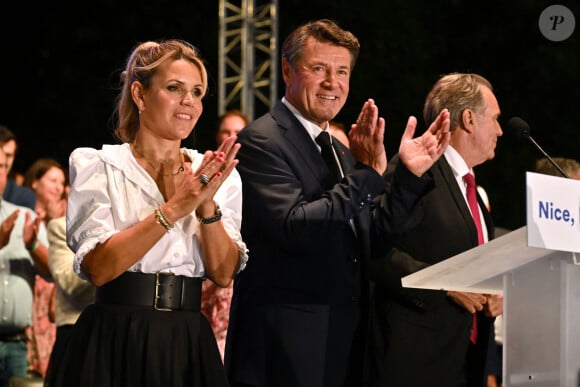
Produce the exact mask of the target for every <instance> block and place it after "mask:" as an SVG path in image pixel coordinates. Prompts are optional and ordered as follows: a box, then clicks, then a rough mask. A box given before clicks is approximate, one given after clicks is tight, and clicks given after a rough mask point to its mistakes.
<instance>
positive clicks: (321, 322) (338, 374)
mask: <svg viewBox="0 0 580 387" xmlns="http://www.w3.org/2000/svg"><path fill="white" fill-rule="evenodd" d="M358 50H359V43H358V40H357V39H356V37H355V36H354V35H353V34H352V33H350V32H348V31H345V30H343V29H341V28H340V27H339V26H337V25H336V24H335V23H333V22H331V21H329V20H319V21H315V22H311V23H307V24H305V25H303V26H300V27H298V28H297V29H296V30H294V31H293V32H292V33H291V34H290V36H289V37H288V38H287V39H286V40H285V42H284V45H283V47H282V71H283V77H284V81H285V83H286V93H285V96H284V98H283V99H282V101H281V102H278V103H277V104H276V105H275V106H274V107H273V108H272V110H271V111H270V112H269V113H268V114H265V115H264V116H262V117H260V118H259V119H257V120H256V121H254V122H253V123H250V125H249V126H247V127H246V128H245V129H244V130H242V131H241V132H240V133H239V134H238V139H239V142H240V143H241V144H242V147H241V149H240V152H239V153H238V158H239V160H240V163H239V165H238V166H237V168H238V170H239V172H240V174H241V177H242V187H243V195H244V202H243V220H242V234H243V236H244V240H245V241H246V243H247V245H248V248H249V250H250V259H249V261H248V265H247V267H246V269H245V270H244V271H243V273H240V274H239V275H238V276H237V277H236V280H235V282H234V296H233V300H232V307H231V313H230V325H229V329H228V338H227V341H226V356H225V364H226V369H227V371H228V377H229V380H230V383H231V384H232V386H268V387H273V386H276V387H283V386H292V387H300V386H308V387H323V386H328V387H341V386H359V385H360V383H361V369H362V365H361V360H362V358H363V356H362V353H363V350H364V340H365V338H366V328H367V321H368V320H367V313H366V312H367V309H368V308H367V306H368V293H369V283H368V277H367V276H368V274H367V270H368V267H367V264H368V259H369V257H370V249H371V243H372V240H373V238H372V235H379V236H381V237H382V236H383V235H384V233H385V232H387V231H393V230H394V229H397V228H398V227H402V226H403V225H404V224H406V222H407V218H408V214H409V211H410V210H411V209H412V207H413V206H414V205H415V203H416V202H417V200H418V198H419V197H420V195H421V194H423V193H424V192H426V191H427V190H428V189H429V188H430V187H431V183H432V181H431V178H430V177H429V176H426V175H424V172H425V171H427V170H428V168H429V167H430V166H431V165H432V163H433V162H434V161H435V160H436V159H437V158H439V157H440V156H441V154H442V152H443V149H444V148H445V146H446V145H447V144H448V141H449V131H448V130H449V116H448V112H447V111H446V110H445V111H443V112H442V113H441V114H439V117H438V119H437V120H435V122H434V123H433V125H432V126H431V127H430V128H429V130H427V131H426V132H425V134H424V135H423V136H421V137H417V138H413V135H414V131H415V126H416V119H415V118H414V117H411V118H410V119H409V123H408V125H407V128H406V130H405V133H404V135H403V138H402V140H401V145H400V153H401V155H402V157H403V160H404V163H403V164H404V165H401V167H400V168H398V169H397V172H396V176H395V179H394V181H393V184H392V194H390V195H387V194H386V188H387V187H386V182H385V181H384V179H382V177H381V175H382V174H383V173H384V171H385V170H386V167H387V159H386V154H385V148H384V144H383V136H384V128H385V122H384V119H383V118H380V117H379V114H378V108H377V106H376V105H375V103H374V101H372V100H368V101H367V102H366V103H365V104H364V106H363V108H362V111H361V113H360V115H359V117H358V120H357V123H356V124H355V125H353V126H352V128H351V130H350V148H351V149H350V150H349V149H348V148H346V147H345V146H343V145H342V144H341V143H339V142H338V141H333V139H332V138H331V137H328V136H327V138H326V143H323V142H321V141H320V139H319V135H321V136H324V135H326V132H327V130H328V126H329V125H328V122H329V121H330V120H331V119H333V118H334V117H335V116H336V114H338V112H339V111H340V109H341V108H342V107H343V105H344V103H345V102H346V99H347V96H348V91H349V80H350V74H351V71H352V69H353V66H354V64H355V61H356V58H357V55H358ZM321 133H322V134H321ZM321 149H322V154H321ZM351 152H352V153H351ZM325 155H328V156H329V158H328V160H327V161H325V158H324V157H325ZM374 198H380V199H377V201H378V205H377V207H376V208H374V207H373V208H371V202H372V199H374Z"/></svg>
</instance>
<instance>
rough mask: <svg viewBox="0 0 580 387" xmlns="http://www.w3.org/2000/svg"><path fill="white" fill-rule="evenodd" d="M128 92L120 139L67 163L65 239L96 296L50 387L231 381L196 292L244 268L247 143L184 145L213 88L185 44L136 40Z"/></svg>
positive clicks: (124, 78)
mask: <svg viewBox="0 0 580 387" xmlns="http://www.w3.org/2000/svg"><path fill="white" fill-rule="evenodd" d="M121 86H122V89H121V94H120V96H119V99H118V105H117V115H118V126H117V128H116V131H115V134H116V135H117V137H118V138H119V139H120V140H121V141H122V144H119V145H104V146H103V147H102V149H100V150H96V149H92V148H78V149H75V150H74V151H73V152H72V154H71V156H70V160H69V167H70V180H71V190H70V195H69V201H68V208H67V242H68V245H69V246H70V247H71V249H72V250H73V251H74V252H75V257H74V269H75V271H76V272H77V274H78V275H80V276H81V277H82V278H86V279H88V280H89V281H91V282H92V283H93V284H94V285H95V286H97V295H96V302H95V304H93V305H90V306H89V307H87V308H86V309H85V310H84V312H83V314H82V315H81V316H80V317H79V319H78V320H77V323H76V324H75V327H74V330H73V332H72V333H71V336H70V339H69V341H68V345H67V347H66V349H65V350H64V351H63V354H62V355H60V356H59V357H58V358H56V359H54V361H53V360H52V359H51V364H50V366H49V370H48V375H47V378H46V385H47V386H59V387H62V386H108V387H109V386H186V385H187V386H226V385H227V382H226V378H225V373H224V371H223V366H222V362H221V359H220V355H219V352H218V347H217V345H216V341H215V337H214V335H213V333H212V330H211V328H210V326H209V324H208V322H207V319H206V318H205V317H203V315H202V314H201V313H200V295H201V283H202V281H203V280H204V279H207V280H211V281H213V282H214V283H215V284H217V285H218V286H223V287H225V286H228V285H229V284H230V282H231V281H232V279H233V278H234V276H235V274H236V273H237V272H238V271H239V270H242V269H243V268H244V266H245V263H246V261H247V250H246V246H245V244H244V242H243V241H242V239H241V235H240V232H239V228H240V225H241V204H242V191H241V180H240V177H239V174H238V172H237V171H236V170H235V166H236V165H237V163H238V161H237V159H236V158H235V157H236V154H237V152H238V149H239V147H240V145H239V144H236V143H235V142H236V137H235V136H233V137H230V138H228V139H227V140H226V141H224V143H223V144H222V145H221V146H220V147H219V149H218V150H217V151H214V152H212V151H208V152H205V153H204V154H201V153H199V152H197V151H195V150H191V149H186V148H181V141H182V140H183V139H185V138H187V137H188V136H189V135H190V133H191V131H192V130H193V128H194V126H195V124H196V122H197V120H198V118H199V117H200V115H201V113H202V110H203V106H202V98H203V97H204V95H205V93H206V90H207V73H206V70H205V67H204V65H203V62H202V60H201V59H200V57H199V54H198V52H197V49H196V48H195V47H193V46H191V45H190V44H189V43H187V42H184V41H179V40H167V41H162V42H145V43H142V44H140V45H138V46H137V47H136V48H135V49H134V50H133V52H132V53H131V55H130V56H129V58H128V61H127V66H126V68H125V71H123V73H122V74H121Z"/></svg>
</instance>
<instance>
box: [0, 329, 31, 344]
mask: <svg viewBox="0 0 580 387" xmlns="http://www.w3.org/2000/svg"><path fill="white" fill-rule="evenodd" d="M0 341H4V342H17V341H26V334H24V331H19V332H1V333H0Z"/></svg>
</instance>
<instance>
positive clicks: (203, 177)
mask: <svg viewBox="0 0 580 387" xmlns="http://www.w3.org/2000/svg"><path fill="white" fill-rule="evenodd" d="M199 180H200V181H201V184H203V185H206V184H207V183H209V181H210V178H209V177H208V176H207V175H206V174H204V173H202V174H201V175H199Z"/></svg>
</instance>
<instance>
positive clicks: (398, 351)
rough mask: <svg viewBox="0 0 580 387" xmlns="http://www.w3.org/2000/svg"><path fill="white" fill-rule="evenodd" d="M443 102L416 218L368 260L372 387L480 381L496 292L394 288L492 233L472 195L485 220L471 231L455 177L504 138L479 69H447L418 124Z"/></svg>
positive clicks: (482, 215)
mask: <svg viewBox="0 0 580 387" xmlns="http://www.w3.org/2000/svg"><path fill="white" fill-rule="evenodd" d="M443 106H444V107H446V108H448V109H449V113H450V115H451V124H450V129H451V140H450V143H449V146H448V147H447V149H446V150H445V153H444V155H443V157H441V158H440V159H439V160H437V162H435V164H434V165H433V166H432V167H431V170H430V172H431V174H432V176H433V179H434V181H435V188H434V189H433V190H431V191H430V192H428V193H427V194H426V195H425V196H424V197H423V198H422V199H421V202H420V204H419V205H417V206H416V208H415V210H414V219H413V220H414V221H415V222H418V223H417V224H416V225H415V226H414V227H413V228H411V229H410V230H408V231H405V232H402V233H398V234H397V235H391V236H390V238H387V241H388V242H390V243H391V244H392V245H393V246H394V247H393V249H392V250H391V251H390V253H389V254H387V255H385V256H384V257H383V259H373V260H372V270H371V278H372V280H373V281H374V283H375V284H376V287H375V291H374V293H373V302H372V306H373V307H372V309H373V313H372V316H373V323H372V327H373V328H372V336H371V337H372V339H371V340H370V342H371V343H372V347H373V351H374V356H373V361H372V364H373V369H374V372H373V383H372V386H373V387H415V386H430V387H460V386H461V387H464V386H470V387H480V386H482V385H484V384H483V383H484V375H483V369H484V365H485V355H486V351H487V348H488V340H489V337H490V336H489V335H490V329H491V328H492V324H493V320H494V317H495V316H496V315H498V314H499V313H501V312H502V310H503V304H502V300H501V297H500V296H491V295H486V294H476V293H464V292H457V291H443V290H424V289H412V288H403V287H402V286H401V278H402V277H404V276H406V275H408V274H410V273H413V272H415V271H417V270H420V269H421V268H424V267H426V266H428V265H433V264H436V263H438V262H440V261H443V260H445V259H447V258H449V257H452V256H454V255H457V254H459V253H461V252H464V251H466V250H468V249H471V248H474V247H476V246H478V245H479V244H481V243H485V242H486V241H488V240H490V239H492V238H493V237H494V227H493V222H492V219H491V215H490V214H489V212H488V211H487V209H486V206H485V205H484V203H483V201H482V200H481V197H479V195H477V199H478V202H479V205H478V206H477V207H478V210H477V211H475V210H474V211H473V212H474V213H476V214H477V213H479V214H477V215H475V216H476V217H477V218H478V219H479V220H480V223H481V224H482V226H483V227H482V230H481V231H482V232H481V233H480V234H479V235H478V231H477V228H476V225H475V221H474V219H475V218H474V217H473V216H472V211H471V210H470V207H469V205H468V199H467V184H466V183H465V182H464V180H463V179H464V176H465V175H466V174H468V173H470V174H473V168H474V167H475V166H477V165H480V164H482V163H484V162H485V161H487V160H490V159H492V158H493V157H494V156H495V147H496V144H497V139H498V137H499V136H501V135H502V130H501V126H500V124H499V122H498V120H499V116H500V109H499V105H498V102H497V99H496V97H495V95H494V93H493V88H492V86H491V84H490V82H489V81H488V80H486V79H485V78H483V77H482V76H480V75H478V74H458V73H454V74H447V75H445V76H443V77H441V78H440V79H439V80H438V81H437V83H436V84H435V85H434V86H433V88H432V89H431V91H430V93H429V95H428V96H427V98H426V101H425V105H424V109H423V116H424V119H425V122H427V123H428V122H432V120H434V119H436V117H437V111H438V110H439V109H440V108H441V107H443ZM397 159H398V157H397V155H395V157H393V159H392V160H390V161H389V168H388V171H387V174H386V177H387V180H389V179H390V178H392V177H393V176H394V175H393V174H396V168H397V162H398V160H397ZM474 314H476V318H475V319H474ZM474 322H475V326H476V327H477V329H476V330H475V331H473V328H474Z"/></svg>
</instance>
